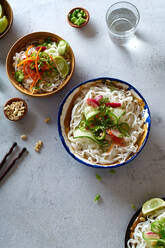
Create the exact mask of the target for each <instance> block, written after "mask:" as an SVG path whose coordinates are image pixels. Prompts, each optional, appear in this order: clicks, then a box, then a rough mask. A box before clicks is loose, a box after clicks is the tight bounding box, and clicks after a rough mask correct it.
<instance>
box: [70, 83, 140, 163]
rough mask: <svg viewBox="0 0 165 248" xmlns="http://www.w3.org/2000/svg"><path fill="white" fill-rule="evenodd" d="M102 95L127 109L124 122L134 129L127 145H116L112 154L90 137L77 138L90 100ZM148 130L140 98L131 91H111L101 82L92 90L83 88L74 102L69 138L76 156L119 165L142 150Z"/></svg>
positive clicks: (94, 85) (127, 139)
mask: <svg viewBox="0 0 165 248" xmlns="http://www.w3.org/2000/svg"><path fill="white" fill-rule="evenodd" d="M99 95H102V96H103V97H106V98H109V100H110V102H119V103H121V104H122V108H124V109H125V112H126V114H125V115H124V116H122V117H121V121H122V122H127V123H128V125H129V126H130V127H131V133H130V136H129V137H125V138H124V139H125V141H126V143H127V145H126V146H124V147H123V146H119V145H116V144H114V146H113V149H112V150H111V151H110V153H108V154H107V152H105V151H103V150H102V149H101V148H100V146H99V145H98V144H96V143H94V142H92V141H90V140H89V139H88V138H83V139H82V138H77V139H74V135H73V131H74V129H75V128H76V127H77V126H78V125H79V123H80V121H81V120H82V118H83V111H84V108H85V106H86V100H87V99H88V98H95V97H96V96H99ZM143 131H144V118H143V111H142V107H141V106H140V104H139V102H138V100H137V98H135V97H134V96H133V94H132V92H131V91H130V90H126V89H119V88H118V89H117V90H113V91H111V90H110V88H109V87H108V86H107V85H106V84H103V83H102V82H101V81H97V82H96V83H95V84H93V85H92V86H91V87H90V88H89V87H88V86H86V87H84V88H82V90H81V93H80V94H79V95H78V97H77V99H76V100H75V102H74V107H73V109H72V113H71V121H70V131H69V132H68V139H69V141H70V145H71V147H72V149H73V151H74V153H75V154H77V155H78V156H80V157H82V158H83V159H86V160H88V161H90V162H94V163H98V164H109V163H115V162H124V161H126V159H127V158H128V157H129V156H130V155H131V154H132V153H136V152H137V149H138V145H137V140H138V139H139V137H140V136H141V135H142V133H143Z"/></svg>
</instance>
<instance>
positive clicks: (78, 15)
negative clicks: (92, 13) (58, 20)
mask: <svg viewBox="0 0 165 248" xmlns="http://www.w3.org/2000/svg"><path fill="white" fill-rule="evenodd" d="M67 20H68V23H69V24H70V25H71V26H72V27H74V28H82V27H84V26H85V25H86V24H87V23H88V22H89V12H88V11H87V10H86V9H84V8H82V7H76V8H73V9H71V10H70V11H69V13H68V16H67Z"/></svg>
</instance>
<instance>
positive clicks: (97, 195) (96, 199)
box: [94, 194, 101, 202]
mask: <svg viewBox="0 0 165 248" xmlns="http://www.w3.org/2000/svg"><path fill="white" fill-rule="evenodd" d="M100 198H101V195H100V194H96V195H95V199H94V201H95V202H96V201H99V200H100Z"/></svg>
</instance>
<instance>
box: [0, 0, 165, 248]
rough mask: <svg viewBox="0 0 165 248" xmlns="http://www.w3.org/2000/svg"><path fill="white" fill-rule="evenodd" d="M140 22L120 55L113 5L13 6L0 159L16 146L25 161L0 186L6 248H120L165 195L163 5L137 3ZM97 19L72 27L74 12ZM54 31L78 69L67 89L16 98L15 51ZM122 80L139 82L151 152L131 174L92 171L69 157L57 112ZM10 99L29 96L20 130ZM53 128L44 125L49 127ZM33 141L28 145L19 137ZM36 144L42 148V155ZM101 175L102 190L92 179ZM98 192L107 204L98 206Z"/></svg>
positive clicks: (1, 57) (53, 2)
mask: <svg viewBox="0 0 165 248" xmlns="http://www.w3.org/2000/svg"><path fill="white" fill-rule="evenodd" d="M131 2H132V3H134V4H135V5H136V6H137V7H138V9H139V11H140V14H141V20H140V23H139V26H138V31H137V36H136V39H135V40H134V42H133V43H132V44H131V45H130V46H129V47H125V48H122V47H117V46H115V45H114V44H113V43H112V42H111V41H110V39H109V37H108V35H107V32H106V25H105V12H106V9H107V8H108V7H109V5H110V4H111V3H113V1H107V0H104V1H99V0H90V1H87V0H85V1H83V0H80V1H78V2H75V1H73V0H63V1H58V0H40V1H37V0H33V1H32V0H29V1H26V0H22V1H16V0H11V1H10V3H11V5H12V8H13V11H14V23H13V27H12V30H11V31H10V33H9V34H8V35H7V36H6V37H5V38H4V39H2V40H0V158H1V157H2V156H3V155H4V154H5V153H6V152H7V151H8V149H9V146H10V145H11V144H12V142H13V141H17V142H18V144H19V149H21V147H23V146H26V147H27V148H28V150H29V154H28V155H27V156H25V157H24V158H23V159H22V160H21V161H20V162H19V163H18V165H17V167H16V168H15V169H14V170H13V171H12V173H11V174H10V176H9V177H7V178H6V180H4V181H3V183H1V185H0V247H1V248H22V247H23V248H29V247H31V248H68V247H70V248H71V247H72V248H77V247H78V248H86V247H89V248H100V247H103V248H112V247H124V235H125V230H126V227H127V224H128V221H129V220H130V218H131V216H132V215H133V213H134V210H133V209H132V208H131V204H135V205H136V206H137V208H138V207H140V206H141V204H142V203H143V202H144V201H145V200H147V199H148V198H150V197H155V196H156V197H159V196H162V197H163V196H165V190H164V178H165V168H164V167H165V163H164V160H165V139H164V133H165V109H164V106H165V97H164V92H165V32H164V23H165V15H164V8H165V2H164V1H163V0H160V1H149V0H146V1H142V0H140V1H137V0H134V1H131ZM77 5H79V6H84V7H86V8H87V9H88V10H89V12H90V15H91V19H90V22H89V24H88V26H87V27H86V28H84V29H82V30H76V29H73V28H71V27H70V26H69V25H68V24H67V22H66V15H67V12H68V11H69V10H70V9H71V8H73V7H75V6H77ZM33 31H51V32H54V33H56V34H58V35H60V36H62V37H63V38H64V39H66V40H67V41H68V42H69V43H70V45H71V46H72V48H73V51H74V53H75V57H76V68H75V72H74V75H73V77H72V79H71V81H70V83H69V84H68V85H67V87H65V89H63V90H62V91H60V92H59V93H58V94H56V95H54V96H52V97H49V98H45V99H37V98H31V97H28V96H24V95H22V94H21V93H19V92H18V91H17V90H16V89H15V88H14V87H13V86H12V85H11V84H10V82H9V80H8V78H7V75H6V72H5V59H6V55H7V52H8V50H9V48H10V47H11V45H12V44H13V43H14V42H15V41H16V40H17V38H19V37H21V36H22V35H24V34H26V33H30V32H33ZM99 76H111V77H116V78H119V79H122V80H125V81H128V82H129V83H131V84H133V85H134V86H135V87H137V89H138V90H139V91H140V92H141V93H142V95H143V96H144V97H145V98H146V100H147V102H148V104H149V106H150V110H151V114H152V128H151V133H150V137H149V140H148V142H147V145H146V147H145V148H144V150H143V151H142V152H141V154H140V155H139V156H138V158H137V159H136V160H134V161H133V162H132V163H130V164H129V165H127V166H125V167H121V168H118V169H116V174H114V175H113V174H111V173H109V170H101V169H99V170H98V169H93V168H88V167H86V166H83V165H81V164H79V163H78V162H76V161H75V160H74V159H72V158H71V157H70V156H69V155H68V154H67V152H66V151H65V150H64V148H63V146H62V144H61V141H60V140H59V137H58V131H57V112H58V107H59V104H60V103H61V101H62V99H63V97H64V95H65V94H66V93H67V92H68V90H69V89H71V88H72V86H74V85H76V84H77V83H79V82H81V81H83V80H87V79H91V78H95V77H99ZM11 97H23V98H24V99H25V100H26V101H27V103H28V106H29V113H28V115H27V116H26V118H25V119H24V120H22V121H20V122H19V123H11V122H9V121H8V120H7V119H5V117H4V115H3V111H2V110H3V105H4V103H5V101H6V100H8V99H9V98H11ZM47 116H50V117H51V119H52V121H51V123H50V124H45V123H44V122H43V119H44V118H45V117H47ZM24 133H25V134H27V135H28V140H27V141H26V142H23V141H22V140H21V139H20V135H21V134H24ZM39 139H41V140H43V142H44V147H43V149H42V151H41V153H40V154H36V152H35V151H34V150H33V146H34V144H35V142H36V141H38V140H39ZM96 173H98V174H100V175H101V177H102V182H99V181H97V180H96V177H95V175H96ZM96 193H100V194H101V196H102V202H100V204H97V203H95V202H94V196H95V194H96Z"/></svg>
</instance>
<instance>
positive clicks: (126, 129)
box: [118, 122, 130, 136]
mask: <svg viewBox="0 0 165 248" xmlns="http://www.w3.org/2000/svg"><path fill="white" fill-rule="evenodd" d="M118 129H119V131H120V132H121V134H123V135H124V136H129V131H130V127H129V125H128V123H126V122H122V123H120V124H119V125H118Z"/></svg>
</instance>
